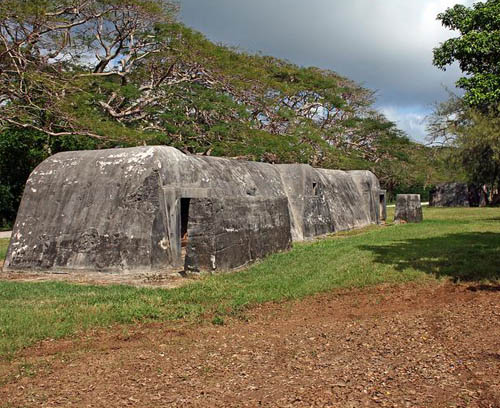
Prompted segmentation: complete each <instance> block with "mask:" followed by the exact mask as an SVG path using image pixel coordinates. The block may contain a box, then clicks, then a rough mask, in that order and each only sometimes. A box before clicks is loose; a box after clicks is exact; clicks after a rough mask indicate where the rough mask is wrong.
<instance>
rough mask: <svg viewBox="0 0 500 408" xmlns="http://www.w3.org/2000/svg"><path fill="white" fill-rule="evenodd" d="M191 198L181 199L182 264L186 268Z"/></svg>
mask: <svg viewBox="0 0 500 408" xmlns="http://www.w3.org/2000/svg"><path fill="white" fill-rule="evenodd" d="M190 201H191V199H190V198H181V264H182V265H183V266H185V262H186V254H187V246H188V242H189V235H188V223H189V204H190Z"/></svg>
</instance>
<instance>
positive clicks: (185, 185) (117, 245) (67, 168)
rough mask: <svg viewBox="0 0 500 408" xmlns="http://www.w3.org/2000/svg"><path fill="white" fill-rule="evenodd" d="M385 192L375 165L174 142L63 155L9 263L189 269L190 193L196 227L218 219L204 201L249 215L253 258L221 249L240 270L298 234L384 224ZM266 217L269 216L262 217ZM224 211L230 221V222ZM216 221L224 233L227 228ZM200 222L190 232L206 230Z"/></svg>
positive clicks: (31, 184)
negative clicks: (261, 157) (216, 150)
mask: <svg viewBox="0 0 500 408" xmlns="http://www.w3.org/2000/svg"><path fill="white" fill-rule="evenodd" d="M380 191H381V190H380V186H379V183H378V180H377V178H376V177H375V176H374V175H373V174H372V173H371V172H369V171H357V172H344V171H338V170H323V169H314V168H312V167H311V166H309V165H304V164H300V165H299V164H292V165H272V164H267V163H258V162H246V161H238V160H230V159H225V158H212V157H199V156H189V155H185V154H183V153H181V152H180V151H178V150H176V149H174V148H171V147H165V146H155V147H138V148H131V149H110V150H98V151H80V152H66V153H59V154H57V155H55V156H52V157H50V158H49V159H47V160H46V161H44V162H43V163H42V164H41V165H40V166H39V167H37V168H36V169H35V170H34V171H33V173H32V174H31V176H30V178H29V180H28V182H27V185H26V189H25V193H24V196H23V200H22V203H21V206H20V208H19V212H18V217H17V220H16V224H15V227H14V230H13V236H12V240H11V244H10V247H9V250H8V254H7V258H6V263H5V269H41V270H57V269H82V270H86V269H89V270H100V271H111V272H115V271H116V272H126V271H137V270H162V269H164V268H166V267H179V268H180V267H182V266H183V261H182V253H181V252H182V251H181V214H180V213H181V203H182V200H183V199H192V200H193V201H192V204H193V207H192V208H191V211H190V220H189V223H190V225H191V223H194V224H196V222H198V223H202V222H203V217H204V216H205V215H206V217H212V218H213V217H214V216H213V215H210V214H208V213H206V214H205V213H204V212H203V210H202V208H201V207H202V204H200V203H203V202H204V201H203V200H209V202H210V203H211V205H212V207H213V206H215V207H217V208H218V206H220V207H221V213H225V214H226V216H227V217H228V218H227V219H228V220H229V219H231V217H232V215H231V214H234V213H237V214H240V215H241V220H240V221H241V222H242V223H243V224H241V225H238V229H239V230H240V231H250V230H252V231H254V230H255V231H254V232H252V234H254V235H255V237H254V236H253V235H252V234H250V233H246V234H247V235H245V238H244V240H247V241H248V242H247V241H245V242H243V243H241V245H240V246H245V245H246V246H247V247H248V248H250V255H248V256H247V257H246V258H245V257H242V256H241V254H240V255H238V254H236V253H235V254H234V259H232V258H231V256H233V255H229V254H224V251H223V250H222V249H220V248H218V247H216V248H215V256H216V258H217V259H218V260H217V263H216V264H217V265H219V266H220V267H224V268H230V267H233V266H234V265H236V264H240V261H242V260H243V263H245V262H247V261H248V260H250V259H256V258H258V257H261V256H263V255H262V254H264V253H268V252H269V251H275V250H281V249H283V248H285V247H286V246H287V242H288V239H289V236H291V238H292V240H293V241H300V240H303V239H308V238H312V237H315V236H318V235H323V234H327V233H331V232H335V231H341V230H347V229H352V228H359V227H363V226H366V225H370V224H374V223H378V222H380V214H381V207H380V198H379V197H380ZM197 200H201V201H197ZM210 200H211V201H210ZM207 202H208V201H207ZM277 203H280V204H279V205H278V204H277ZM283 205H285V206H286V210H287V211H286V212H287V214H288V217H287V220H288V221H286V222H285V221H284V219H283V217H284V216H283V211H284V210H283V208H282V206H283ZM266 206H269V209H267V207H266ZM193 208H194V209H196V208H198V209H199V211H200V212H198V210H193ZM231 208H233V210H230V209H231ZM269 211H273V212H269ZM203 214H205V215H203ZM266 214H267V215H266ZM257 215H259V217H263V218H262V219H258V220H257V219H255V217H257ZM217 217H219V216H217ZM217 217H216V220H218V221H217V222H218V223H221V225H225V222H226V219H225V218H220V217H219V218H217ZM252 217H254V218H252ZM266 217H267V218H269V219H274V218H275V217H278V220H277V221H276V220H275V221H273V222H275V223H277V224H272V222H270V221H269V222H268V221H266V222H264V220H265V219H266ZM207 219H208V218H207ZM280 220H281V221H280ZM245 223H247V224H245ZM287 223H288V224H287ZM194 224H193V225H194ZM199 225H201V224H199ZM252 225H253V227H252ZM268 225H273V228H275V229H277V231H279V237H278V236H276V235H273V232H272V231H271V230H268V229H266V228H267V226H268ZM285 225H288V228H289V231H288V232H287V233H283V231H284V229H285ZM190 228H191V227H190ZM205 228H209V226H207V224H206V222H205ZM214 228H215V229H214V231H215V232H214V233H215V234H219V233H220V230H217V228H219V227H218V226H217V227H214ZM221 228H222V227H221ZM228 228H231V227H228ZM252 228H253V229H254V230H253V229H252ZM192 229H193V231H192V232H193V235H192V236H190V237H189V238H190V239H192V240H196V237H197V236H200V237H201V235H196V233H195V231H196V228H194V226H193V227H192ZM226 232H227V231H226ZM240 235H241V234H240ZM225 236H227V237H228V238H227V239H233V238H234V239H235V240H236V241H237V240H238V239H240V238H241V236H237V235H234V236H232V235H231V234H226V235H225ZM257 236H259V237H260V239H261V240H262V239H269V240H275V241H276V242H275V243H276V247H272V245H273V244H274V243H270V244H266V246H264V247H262V248H260V247H259V246H258V245H257V241H256V237H257ZM222 239H223V238H222V237H221V238H220V239H219V241H218V242H222ZM224 239H225V238H224ZM193 242H194V241H193ZM249 242H250V243H249ZM190 245H191V244H190ZM203 245H208V244H207V243H204V244H203ZM237 245H239V244H235V246H234V248H237ZM235 251H236V249H235ZM226 252H228V251H226ZM236 252H237V251H236ZM193 254H194V249H193V247H191V255H190V256H194V255H193ZM210 256H211V255H210ZM201 258H202V255H201V253H200V259H199V260H197V261H196V262H198V264H199V265H203V266H204V267H205V266H206V265H207V262H208V261H207V260H206V259H201ZM193 262H194V261H193ZM210 262H211V261H210ZM193 265H194V264H193ZM229 265H233V266H229Z"/></svg>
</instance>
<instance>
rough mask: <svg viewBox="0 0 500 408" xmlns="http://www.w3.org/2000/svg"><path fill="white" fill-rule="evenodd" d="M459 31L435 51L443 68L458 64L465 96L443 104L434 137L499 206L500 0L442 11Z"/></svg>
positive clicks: (436, 62)
mask: <svg viewBox="0 0 500 408" xmlns="http://www.w3.org/2000/svg"><path fill="white" fill-rule="evenodd" d="M438 19H439V20H440V21H441V22H442V24H443V25H444V26H445V27H447V28H449V29H452V30H455V31H457V32H458V34H459V35H458V36H455V37H454V38H451V39H449V40H447V41H445V42H444V43H443V44H441V45H440V46H439V47H437V48H436V49H435V50H434V65H436V66H437V67H439V68H441V69H446V67H447V66H448V65H450V64H452V63H453V62H457V63H458V64H459V66H460V68H461V70H462V71H463V73H464V74H465V75H466V76H464V77H462V78H460V79H459V80H458V81H457V86H458V87H459V88H462V89H463V90H464V91H465V94H464V96H463V97H457V96H452V97H451V98H450V100H449V101H446V102H444V103H442V104H440V105H439V106H438V107H437V109H436V110H435V112H434V115H433V117H432V120H431V121H430V126H429V130H430V135H431V138H432V141H434V142H440V143H441V144H443V145H446V146H448V147H450V146H451V147H453V149H452V153H453V155H452V160H453V161H454V162H455V163H457V164H458V165H459V166H461V167H463V168H464V169H465V170H466V173H467V176H468V179H469V181H470V182H472V183H475V184H481V185H484V186H485V189H486V190H487V191H488V194H487V196H486V197H485V200H486V201H488V200H490V201H491V200H493V201H497V202H498V203H499V204H500V196H499V194H498V190H499V188H500V0H487V1H485V2H478V3H475V4H474V5H473V6H472V7H465V6H463V5H460V4H458V5H456V6H454V7H452V8H449V9H448V10H446V11H445V12H444V13H441V14H439V15H438Z"/></svg>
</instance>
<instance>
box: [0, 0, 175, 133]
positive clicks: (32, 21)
mask: <svg viewBox="0 0 500 408" xmlns="http://www.w3.org/2000/svg"><path fill="white" fill-rule="evenodd" d="M174 11H175V10H174V6H173V5H172V4H171V3H170V2H169V1H168V0H62V1H61V0H30V1H25V0H3V1H2V2H1V3H0V108H1V113H2V114H1V116H0V124H2V125H3V126H4V127H6V126H17V127H22V128H31V129H34V130H38V131H41V132H43V133H46V134H49V135H53V136H64V135H73V134H78V135H88V136H91V137H93V138H97V139H100V138H101V139H102V138H104V137H105V136H104V135H103V133H104V132H102V130H100V129H99V126H98V123H99V120H97V124H96V123H95V120H96V119H99V118H96V111H95V110H96V107H99V108H100V110H101V111H103V112H106V113H107V114H108V115H109V116H111V117H113V118H114V119H115V121H116V122H126V121H133V120H134V119H136V118H137V117H140V116H141V115H144V112H145V111H146V110H147V109H148V108H149V107H150V106H151V105H152V104H154V103H155V102H156V101H157V99H158V98H159V95H158V94H159V92H158V88H159V87H160V86H161V85H162V84H163V83H164V82H166V81H178V80H180V79H179V77H182V75H183V73H179V72H177V71H176V70H175V66H172V65H167V64H165V65H161V64H160V62H161V57H159V58H158V59H156V60H155V62H154V63H149V64H147V63H146V61H148V60H149V57H150V56H153V55H155V56H159V55H160V54H162V52H163V51H164V49H165V44H164V43H163V36H162V30H163V26H164V25H165V24H168V23H169V21H171V20H172V18H173V17H172V16H173V13H174ZM141 70H142V71H143V72H144V71H146V70H147V72H148V75H142V76H141V79H140V80H139V81H137V80H136V79H135V78H134V77H135V76H137V75H138V73H139V72H140V71H141Z"/></svg>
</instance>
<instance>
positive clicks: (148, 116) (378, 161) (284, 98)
mask: <svg viewBox="0 0 500 408" xmlns="http://www.w3.org/2000/svg"><path fill="white" fill-rule="evenodd" d="M175 12H176V10H175V5H174V4H173V3H171V2H170V1H167V0H64V1H55V0H33V1H30V2H25V1H20V0H4V1H2V3H1V4H0V113H1V114H0V126H1V132H0V192H1V193H2V194H1V197H2V198H1V199H0V223H3V224H7V223H11V222H12V221H13V217H14V214H15V212H16V208H17V205H18V202H19V197H20V194H21V191H22V186H23V185H24V182H25V180H26V178H27V176H28V174H29V171H30V170H32V169H33V167H34V166H35V165H36V164H37V163H39V162H40V161H41V160H43V159H44V158H45V157H47V156H48V155H50V154H53V153H56V152H58V151H61V150H68V149H88V148H106V147H116V146H135V145H142V144H156V145H158V144H161V145H171V146H175V147H178V148H179V149H181V150H183V151H185V152H188V153H193V154H204V155H217V156H221V155H224V156H231V157H238V158H241V159H249V160H258V161H266V162H273V163H290V162H299V163H310V164H311V165H313V166H321V167H326V168H340V169H355V168H356V169H370V170H372V171H373V172H375V173H376V174H377V176H378V177H379V178H380V179H381V181H382V183H383V185H384V186H385V187H386V188H387V189H388V190H389V192H390V193H393V192H397V191H405V190H408V189H410V190H412V191H416V192H423V193H425V192H426V190H425V188H427V187H429V186H430V185H431V184H434V183H436V182H439V181H443V180H444V179H446V178H456V177H453V176H451V175H450V174H449V173H450V171H452V170H450V169H449V168H447V164H446V162H445V161H444V160H443V157H442V154H441V153H439V152H436V151H434V149H433V148H428V147H424V146H422V145H419V144H416V143H414V142H411V141H410V140H409V138H408V137H407V136H406V135H405V134H403V133H402V132H401V131H400V130H398V129H397V128H396V126H395V124H394V123H392V122H390V121H388V120H387V119H386V118H385V117H384V116H383V115H381V114H380V113H379V112H377V111H376V110H375V109H374V108H373V102H374V94H373V92H371V91H369V90H367V89H364V88H363V87H361V86H359V85H358V84H356V83H354V82H353V81H350V80H349V79H347V78H344V77H341V76H339V75H338V74H336V73H335V72H333V71H329V70H321V69H318V68H314V67H299V66H296V65H294V64H292V63H290V62H287V61H283V60H279V59H276V58H273V57H266V56H261V55H250V54H248V53H245V52H240V51H238V50H234V49H231V48H229V47H224V46H220V45H215V44H213V43H212V42H210V41H208V40H207V39H206V38H204V36H203V35H201V34H200V33H197V32H194V31H193V30H191V29H189V28H187V27H185V26H183V25H182V24H180V23H178V22H176V19H175ZM447 173H448V174H447ZM453 173H454V171H453Z"/></svg>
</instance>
